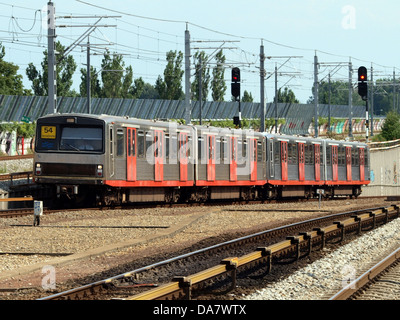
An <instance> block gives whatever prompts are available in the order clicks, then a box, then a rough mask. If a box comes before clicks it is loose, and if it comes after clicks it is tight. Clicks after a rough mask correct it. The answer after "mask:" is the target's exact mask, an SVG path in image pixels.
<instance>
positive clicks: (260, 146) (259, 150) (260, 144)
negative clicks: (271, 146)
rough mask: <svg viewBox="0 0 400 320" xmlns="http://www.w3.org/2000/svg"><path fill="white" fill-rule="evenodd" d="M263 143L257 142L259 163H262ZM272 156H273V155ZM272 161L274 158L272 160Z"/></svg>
mask: <svg viewBox="0 0 400 320" xmlns="http://www.w3.org/2000/svg"><path fill="white" fill-rule="evenodd" d="M262 152H263V150H262V143H261V142H260V141H258V142H257V161H258V162H261V161H262ZM271 155H272V154H271ZM271 159H272V158H271Z"/></svg>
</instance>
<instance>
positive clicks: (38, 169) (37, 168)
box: [35, 163, 42, 175]
mask: <svg viewBox="0 0 400 320" xmlns="http://www.w3.org/2000/svg"><path fill="white" fill-rule="evenodd" d="M35 174H36V175H41V174H42V166H41V164H40V163H36V165H35Z"/></svg>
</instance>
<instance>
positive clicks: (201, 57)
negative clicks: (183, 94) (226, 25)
mask: <svg viewBox="0 0 400 320" xmlns="http://www.w3.org/2000/svg"><path fill="white" fill-rule="evenodd" d="M207 60H208V55H206V53H205V52H204V51H201V52H199V51H197V52H196V53H195V54H194V61H195V70H196V71H195V73H194V81H193V82H192V100H194V101H199V75H200V74H201V99H202V100H203V101H207V97H208V91H209V89H208V87H209V85H210V79H211V78H210V69H209V68H207V65H206V62H207Z"/></svg>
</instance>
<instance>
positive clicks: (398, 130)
mask: <svg viewBox="0 0 400 320" xmlns="http://www.w3.org/2000/svg"><path fill="white" fill-rule="evenodd" d="M381 135H382V137H383V138H385V139H386V140H396V139H400V115H399V114H398V113H397V112H394V111H390V112H389V113H388V114H387V116H386V119H385V122H384V124H383V126H382V131H381Z"/></svg>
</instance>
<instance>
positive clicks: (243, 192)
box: [54, 184, 361, 206]
mask: <svg viewBox="0 0 400 320" xmlns="http://www.w3.org/2000/svg"><path fill="white" fill-rule="evenodd" d="M54 191H55V199H56V201H55V202H57V203H58V205H59V206H60V205H61V206H65V205H66V204H67V205H68V204H69V205H70V206H113V205H121V204H125V203H149V202H164V203H190V202H207V201H222V200H229V199H230V200H234V199H236V200H242V201H253V200H276V199H284V198H305V199H311V198H315V197H319V195H321V197H322V198H334V197H335V196H338V197H339V196H340V197H350V198H353V197H354V198H357V197H358V196H359V195H360V194H361V186H359V185H348V186H341V185H339V186H334V185H331V186H326V185H324V186H276V185H270V184H266V185H263V186H233V187H231V186H212V187H140V188H117V187H110V186H93V185H90V186H89V185H86V186H84V185H58V186H56V188H55V190H54Z"/></svg>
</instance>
